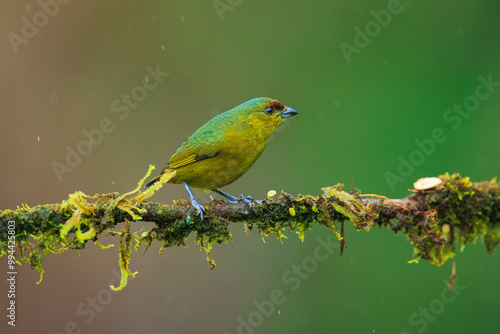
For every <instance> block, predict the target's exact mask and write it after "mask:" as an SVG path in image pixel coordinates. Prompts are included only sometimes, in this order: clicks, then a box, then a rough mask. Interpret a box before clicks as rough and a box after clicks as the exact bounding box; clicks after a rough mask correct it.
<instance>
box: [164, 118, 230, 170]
mask: <svg viewBox="0 0 500 334" xmlns="http://www.w3.org/2000/svg"><path fill="white" fill-rule="evenodd" d="M220 123H221V122H219V119H217V117H216V118H214V119H212V120H211V121H209V122H208V123H206V124H205V125H203V126H202V127H201V128H199V129H198V130H197V131H196V132H195V133H193V134H192V135H191V136H190V137H189V138H188V139H186V141H185V142H184V143H182V145H181V147H179V148H178V149H177V151H175V153H174V155H172V157H171V158H170V161H169V162H168V166H167V168H174V169H175V168H179V167H183V166H186V165H189V164H192V163H193V162H196V161H200V160H205V159H209V158H212V157H214V156H216V155H217V154H219V153H220V152H221V151H222V147H223V139H224V135H225V130H224V127H222V126H221V124H220Z"/></svg>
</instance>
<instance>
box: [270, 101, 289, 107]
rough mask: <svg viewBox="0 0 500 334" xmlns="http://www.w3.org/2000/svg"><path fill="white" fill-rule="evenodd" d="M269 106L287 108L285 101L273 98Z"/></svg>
mask: <svg viewBox="0 0 500 334" xmlns="http://www.w3.org/2000/svg"><path fill="white" fill-rule="evenodd" d="M269 106H270V107H273V108H275V109H283V108H285V106H284V105H283V103H281V102H280V101H278V100H271V102H269Z"/></svg>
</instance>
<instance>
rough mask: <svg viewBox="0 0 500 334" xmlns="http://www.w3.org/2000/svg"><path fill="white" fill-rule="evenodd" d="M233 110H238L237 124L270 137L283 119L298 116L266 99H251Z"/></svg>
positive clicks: (287, 108)
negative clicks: (239, 123)
mask: <svg viewBox="0 0 500 334" xmlns="http://www.w3.org/2000/svg"><path fill="white" fill-rule="evenodd" d="M235 109H238V114H239V117H238V119H239V122H241V123H242V124H245V125H247V126H248V127H251V128H252V129H254V130H257V131H259V132H260V133H262V134H263V135H267V136H269V135H271V133H273V131H274V130H275V129H276V127H277V126H278V125H279V124H280V123H281V122H283V121H284V120H285V118H287V117H292V116H295V115H297V114H298V112H296V111H295V110H294V109H292V108H290V107H287V106H285V105H283V104H282V103H281V102H279V101H278V100H274V99H271V98H268V97H258V98H255V99H252V100H250V101H247V102H245V103H243V104H241V105H239V106H238V107H236V108H235Z"/></svg>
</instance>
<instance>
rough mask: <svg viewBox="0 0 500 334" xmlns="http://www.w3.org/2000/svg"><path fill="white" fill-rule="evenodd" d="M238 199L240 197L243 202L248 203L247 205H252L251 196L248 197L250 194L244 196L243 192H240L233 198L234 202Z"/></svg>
mask: <svg viewBox="0 0 500 334" xmlns="http://www.w3.org/2000/svg"><path fill="white" fill-rule="evenodd" d="M240 199H241V200H242V201H243V202H245V203H247V205H248V206H249V207H252V201H253V198H252V197H250V196H246V197H245V196H243V194H241V195H240V196H238V197H235V198H234V202H238V201H239V200H240Z"/></svg>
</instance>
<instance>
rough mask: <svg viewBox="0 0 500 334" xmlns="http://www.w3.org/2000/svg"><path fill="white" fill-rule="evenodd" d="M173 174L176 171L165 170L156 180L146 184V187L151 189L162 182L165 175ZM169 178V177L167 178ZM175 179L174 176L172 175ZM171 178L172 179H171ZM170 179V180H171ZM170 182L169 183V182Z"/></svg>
mask: <svg viewBox="0 0 500 334" xmlns="http://www.w3.org/2000/svg"><path fill="white" fill-rule="evenodd" d="M173 172H175V169H167V168H165V169H164V170H162V171H161V173H160V175H158V176H157V177H155V178H154V179H152V180H151V181H149V182H148V183H147V184H146V187H147V188H149V187H151V186H152V185H153V184H155V183H158V182H160V180H161V178H162V177H163V175H165V174H173ZM167 177H168V176H167ZM172 177H173V175H172ZM170 178H171V177H170ZM170 178H169V179H170ZM167 182H168V181H167Z"/></svg>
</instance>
